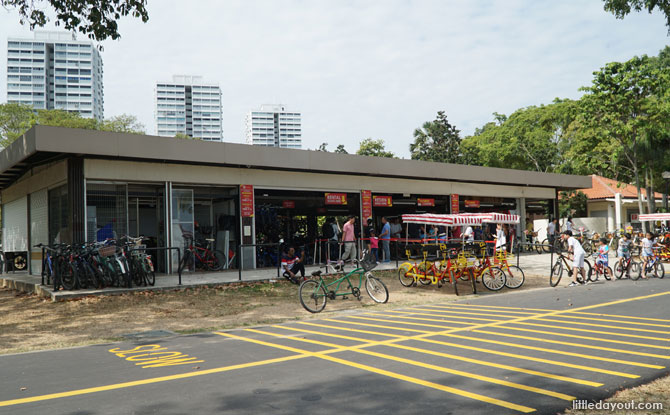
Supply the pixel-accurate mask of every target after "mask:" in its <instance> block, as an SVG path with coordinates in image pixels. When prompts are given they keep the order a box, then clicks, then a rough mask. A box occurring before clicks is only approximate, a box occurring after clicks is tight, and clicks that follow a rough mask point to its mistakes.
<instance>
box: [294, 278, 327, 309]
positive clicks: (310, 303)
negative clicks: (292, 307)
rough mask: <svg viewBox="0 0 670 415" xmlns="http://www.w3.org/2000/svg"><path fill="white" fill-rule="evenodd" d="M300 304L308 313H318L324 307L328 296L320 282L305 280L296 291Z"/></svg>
mask: <svg viewBox="0 0 670 415" xmlns="http://www.w3.org/2000/svg"><path fill="white" fill-rule="evenodd" d="M298 295H299V296H300V304H302V306H303V307H305V310H307V311H309V312H310V313H318V312H320V311H321V310H323V309H324V308H325V307H326V302H327V301H328V294H326V289H325V288H324V286H323V284H321V282H320V281H315V280H305V281H303V282H302V284H300V289H299V290H298Z"/></svg>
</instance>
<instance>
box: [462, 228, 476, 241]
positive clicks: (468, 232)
mask: <svg viewBox="0 0 670 415" xmlns="http://www.w3.org/2000/svg"><path fill="white" fill-rule="evenodd" d="M463 239H465V240H466V241H468V242H474V241H475V231H474V230H472V226H468V227H467V228H465V232H464V233H463Z"/></svg>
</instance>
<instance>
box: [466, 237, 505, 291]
mask: <svg viewBox="0 0 670 415" xmlns="http://www.w3.org/2000/svg"><path fill="white" fill-rule="evenodd" d="M480 247H481V255H482V256H481V258H478V259H477V261H476V262H475V263H474V266H473V267H472V275H473V277H474V280H475V282H476V281H477V278H480V279H481V282H482V284H484V287H486V289H488V290H490V291H500V290H502V288H503V287H504V286H505V283H506V282H507V276H506V275H505V271H503V270H502V269H501V268H500V267H497V266H495V264H492V263H491V258H490V257H489V255H488V250H487V247H486V244H485V243H480ZM495 255H497V253H496V254H495ZM460 261H461V262H462V261H463V259H460Z"/></svg>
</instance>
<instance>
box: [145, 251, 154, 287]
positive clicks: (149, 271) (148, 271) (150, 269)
mask: <svg viewBox="0 0 670 415" xmlns="http://www.w3.org/2000/svg"><path fill="white" fill-rule="evenodd" d="M142 267H143V268H144V279H145V282H146V283H147V284H149V285H151V286H154V284H156V272H154V266H153V264H152V263H151V258H148V257H147V258H144V260H143V261H142Z"/></svg>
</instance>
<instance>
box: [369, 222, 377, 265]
mask: <svg viewBox="0 0 670 415" xmlns="http://www.w3.org/2000/svg"><path fill="white" fill-rule="evenodd" d="M378 249H379V238H377V233H376V232H375V230H374V229H370V253H371V254H372V258H374V260H375V262H379V258H378V257H377V250H378Z"/></svg>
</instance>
